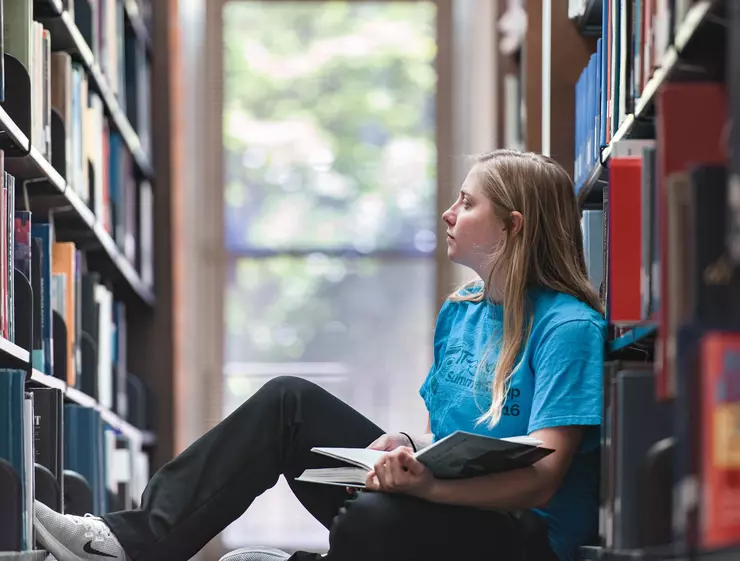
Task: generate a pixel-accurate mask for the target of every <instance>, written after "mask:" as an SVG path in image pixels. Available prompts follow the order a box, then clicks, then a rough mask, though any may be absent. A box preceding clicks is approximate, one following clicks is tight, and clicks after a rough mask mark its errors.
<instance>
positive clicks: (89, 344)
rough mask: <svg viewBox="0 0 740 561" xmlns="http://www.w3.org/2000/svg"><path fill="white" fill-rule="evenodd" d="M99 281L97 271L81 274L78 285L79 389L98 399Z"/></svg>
mask: <svg viewBox="0 0 740 561" xmlns="http://www.w3.org/2000/svg"><path fill="white" fill-rule="evenodd" d="M99 283H100V275H98V274H97V273H92V272H91V273H85V274H84V275H82V281H81V286H80V320H81V321H80V324H81V325H80V331H81V338H82V340H81V341H80V354H81V361H82V367H81V369H80V390H81V391H83V392H84V393H86V394H87V395H89V396H91V397H94V398H95V399H98V333H99V328H98V303H97V302H96V300H95V287H96V286H97V285H98V284H99Z"/></svg>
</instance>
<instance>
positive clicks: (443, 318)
mask: <svg viewBox="0 0 740 561" xmlns="http://www.w3.org/2000/svg"><path fill="white" fill-rule="evenodd" d="M451 306H452V303H451V302H450V301H449V300H445V302H444V303H443V304H442V306H441V308H440V309H439V313H438V314H437V321H436V324H435V326H434V356H433V359H432V365H431V367H430V368H429V372H428V373H427V376H426V378H425V379H424V382H423V383H422V385H421V387H420V388H419V394H420V395H421V397H422V399H423V400H424V403H425V404H426V406H427V410H430V409H431V402H430V399H431V394H432V393H434V388H435V387H436V376H437V365H438V364H439V363H440V358H441V355H442V352H443V349H444V346H445V343H446V341H447V335H448V334H449V321H450V310H451Z"/></svg>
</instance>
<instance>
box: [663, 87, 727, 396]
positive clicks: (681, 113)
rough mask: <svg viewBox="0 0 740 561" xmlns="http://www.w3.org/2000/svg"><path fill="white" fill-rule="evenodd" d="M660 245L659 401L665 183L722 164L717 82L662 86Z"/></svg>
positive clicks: (721, 97) (723, 100)
mask: <svg viewBox="0 0 740 561" xmlns="http://www.w3.org/2000/svg"><path fill="white" fill-rule="evenodd" d="M656 111H657V119H656V131H655V132H656V138H657V142H658V150H657V168H658V178H657V196H656V205H657V210H658V238H659V239H658V245H659V253H660V279H659V281H660V309H659V310H658V319H659V329H658V337H657V341H656V349H655V350H656V352H655V382H656V397H657V398H658V399H667V398H670V397H671V391H670V387H671V384H670V379H671V376H670V372H668V370H667V364H668V356H667V353H668V346H667V344H666V340H665V326H667V325H669V321H668V306H667V305H666V303H667V295H668V290H669V287H668V271H669V268H668V267H669V264H668V212H667V208H666V202H667V190H666V189H667V180H668V178H669V176H670V175H671V174H672V173H676V172H682V171H687V170H688V169H689V168H691V167H692V166H696V165H702V164H722V163H725V162H726V159H727V157H726V155H725V152H724V149H723V147H722V143H723V140H722V139H723V138H724V135H723V133H724V129H725V127H726V123H727V97H726V93H725V87H724V85H723V84H721V83H716V82H690V83H673V84H672V83H668V84H664V85H663V86H662V87H661V88H660V90H659V91H658V96H657V100H656Z"/></svg>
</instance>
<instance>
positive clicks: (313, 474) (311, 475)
mask: <svg viewBox="0 0 740 561" xmlns="http://www.w3.org/2000/svg"><path fill="white" fill-rule="evenodd" d="M367 473H368V472H367V471H366V470H365V469H364V468H360V467H346V468H318V469H307V470H305V471H304V472H303V473H302V474H301V475H300V476H299V477H297V478H296V481H304V482H308V483H323V484H326V485H341V486H343V487H359V488H363V487H365V479H366V478H367Z"/></svg>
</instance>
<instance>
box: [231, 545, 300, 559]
mask: <svg viewBox="0 0 740 561" xmlns="http://www.w3.org/2000/svg"><path fill="white" fill-rule="evenodd" d="M245 553H261V554H264V555H271V556H273V557H274V558H275V559H278V560H280V561H283V560H287V559H288V558H289V557H290V555H288V556H287V557H286V554H285V552H284V551H280V550H279V549H274V548H271V547H243V548H241V549H237V550H235V551H232V552H230V553H227V554H226V555H224V556H223V557H222V558H221V559H219V561H230V560H231V559H232V558H236V556H237V555H244V554H245Z"/></svg>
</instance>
